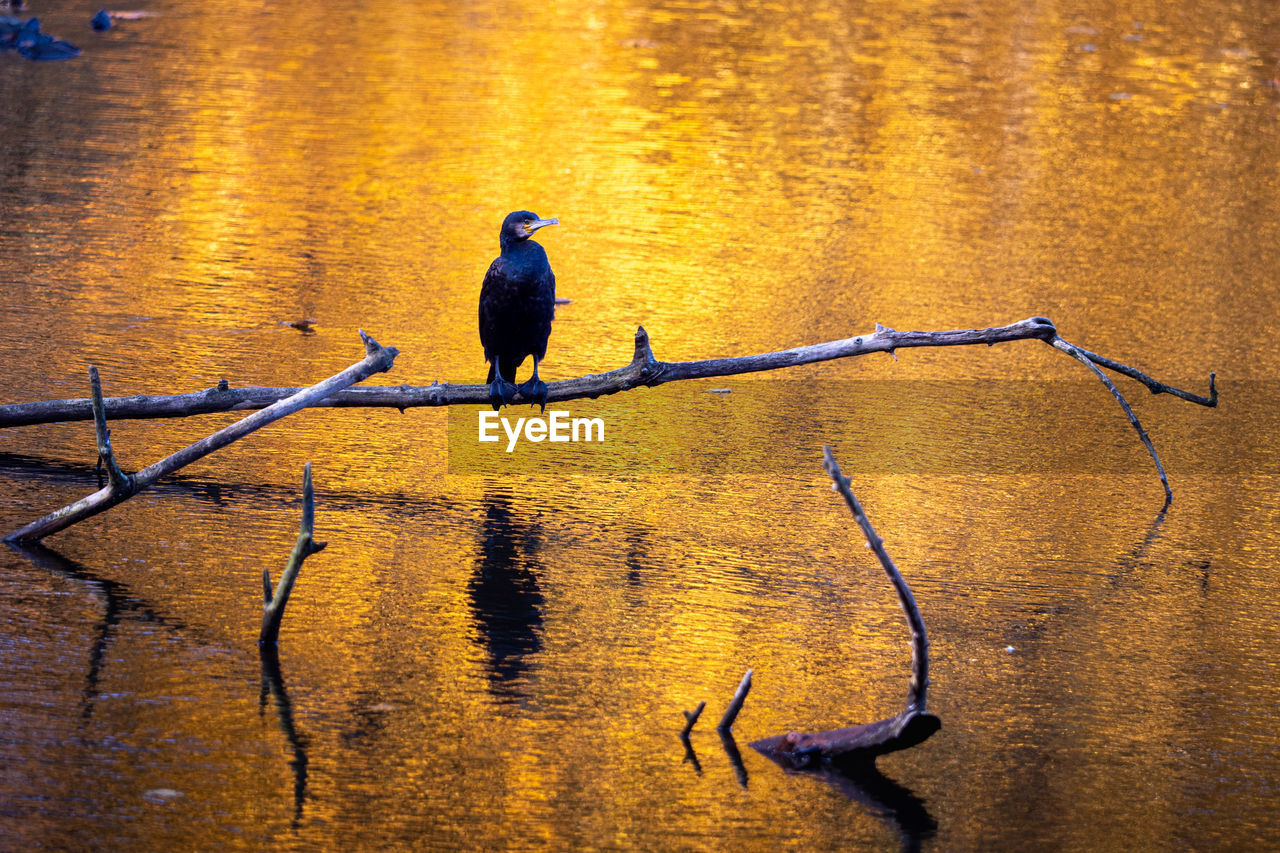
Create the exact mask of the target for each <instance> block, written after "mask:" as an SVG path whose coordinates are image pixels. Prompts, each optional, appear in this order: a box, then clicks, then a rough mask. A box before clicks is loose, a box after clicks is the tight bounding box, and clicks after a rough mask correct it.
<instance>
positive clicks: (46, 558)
mask: <svg viewBox="0 0 1280 853" xmlns="http://www.w3.org/2000/svg"><path fill="white" fill-rule="evenodd" d="M9 547H10V548H12V549H13V550H14V551H15V552H16V553H18V554H21V555H22V556H24V557H26V558H27V559H28V560H30V561H31V563H32V565H35V566H36V567H38V568H40V569H43V570H45V571H47V572H52V573H53V574H56V575H61V576H62V577H65V578H69V579H71V580H75V581H80V582H81V583H84V584H85V585H86V586H88V588H89V591H90V593H91V594H92V595H93V597H94V598H100V599H101V600H102V603H103V604H102V618H101V619H100V620H99V621H98V623H97V626H96V630H95V631H94V636H93V645H92V647H91V648H90V650H89V667H88V671H87V672H86V673H85V684H84V690H83V691H82V692H81V698H80V705H81V708H80V716H81V717H82V718H83V719H84V720H85V721H88V720H89V719H90V718H91V717H92V716H93V709H94V705H95V703H96V701H97V698H98V681H99V680H100V679H101V677H102V667H103V663H104V660H105V657H106V651H107V647H108V646H109V645H110V644H111V635H112V633H113V632H114V630H115V628H116V626H117V625H119V624H120V622H121V621H122V617H123V616H124V615H125V614H133V615H134V617H135V618H137V619H138V621H140V622H149V623H153V624H160V625H164V626H166V627H169V628H173V629H174V630H184V629H185V627H186V626H185V625H183V624H182V623H181V622H178V621H176V620H173V619H169V618H167V617H163V616H159V615H157V614H156V612H155V611H154V610H153V609H152V608H151V607H150V606H148V605H147V604H146V602H144V601H142V600H141V599H139V598H138V597H137V596H135V595H133V594H132V593H131V592H130V590H129V587H127V586H125V585H124V584H121V583H117V582H116V581H113V580H109V579H107V578H101V577H98V576H97V575H95V574H94V573H93V572H91V571H89V569H87V568H86V567H85V566H84V565H82V564H80V563H78V562H76V561H75V560H72V559H71V558H69V557H64V556H63V555H62V554H59V553H58V552H57V551H55V550H53V549H52V548H49V547H48V546H46V545H42V544H40V543H39V542H31V543H27V544H25V545H18V544H14V543H9Z"/></svg>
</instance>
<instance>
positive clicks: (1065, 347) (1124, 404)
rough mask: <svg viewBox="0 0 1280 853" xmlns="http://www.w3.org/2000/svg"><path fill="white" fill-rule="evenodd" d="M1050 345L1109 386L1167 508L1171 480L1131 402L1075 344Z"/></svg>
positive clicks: (1055, 339) (1054, 342)
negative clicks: (1141, 446) (1139, 441)
mask: <svg viewBox="0 0 1280 853" xmlns="http://www.w3.org/2000/svg"><path fill="white" fill-rule="evenodd" d="M1049 343H1050V344H1052V345H1053V347H1054V348H1055V349H1059V350H1062V351H1063V352H1065V353H1066V354H1067V355H1069V356H1071V357H1073V358H1075V359H1076V360H1078V361H1079V362H1080V363H1081V364H1083V365H1084V366H1085V367H1087V368H1089V370H1090V371H1092V372H1093V375H1094V376H1097V377H1098V380H1099V381H1100V382H1102V384H1103V385H1105V386H1107V390H1108V391H1110V392H1111V396H1113V397H1115V398H1116V402H1117V403H1119V404H1120V408H1121V409H1124V413H1125V414H1126V415H1127V416H1128V417H1129V423H1131V424H1133V428H1134V429H1135V430H1137V431H1138V437H1139V438H1141V439H1142V443H1143V444H1145V445H1146V446H1147V453H1149V454H1151V461H1152V462H1155V463H1156V472H1157V473H1159V474H1160V483H1161V484H1162V485H1163V486H1164V505H1165V506H1166V507H1167V506H1168V505H1169V504H1170V503H1172V502H1173V490H1172V489H1170V488H1169V478H1168V477H1166V476H1165V473H1164V465H1162V464H1161V462H1160V454H1158V453H1156V447H1155V445H1154V444H1152V443H1151V438H1150V436H1148V435H1147V431H1146V430H1145V429H1143V428H1142V422H1141V421H1139V420H1138V416H1137V415H1135V414H1134V413H1133V409H1131V408H1130V407H1129V401H1128V400H1126V399H1125V398H1124V395H1123V394H1121V393H1120V389H1119V388H1117V387H1116V386H1115V384H1114V383H1113V382H1112V381H1111V380H1110V379H1108V378H1107V374H1105V373H1103V372H1102V371H1101V370H1099V369H1098V366H1097V365H1096V364H1094V363H1093V361H1092V360H1090V358H1089V356H1088V355H1087V354H1086V353H1085V352H1084V350H1081V349H1080V348H1079V347H1077V346H1075V345H1074V344H1070V343H1068V342H1067V341H1064V340H1063V339H1062V338H1060V337H1057V336H1056V335H1055V336H1054V337H1053V339H1052V340H1050V341H1049ZM1209 386H1210V388H1211V389H1212V391H1213V403H1212V405H1217V401H1218V392H1217V389H1214V388H1213V380H1212V379H1210V380H1209Z"/></svg>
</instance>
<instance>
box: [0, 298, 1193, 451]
mask: <svg viewBox="0 0 1280 853" xmlns="http://www.w3.org/2000/svg"><path fill="white" fill-rule="evenodd" d="M1057 337H1058V332H1057V329H1056V328H1055V327H1054V325H1053V322H1052V321H1051V320H1049V319H1047V318H1045V317H1031V318H1029V319H1026V320H1021V321H1019V322H1017V323H1012V324H1010V325H1007V326H996V327H994V328H989V329H952V330H947V331H939V332H912V331H906V332H901V331H897V330H895V329H890V328H887V327H885V326H882V325H880V324H876V330H875V331H874V332H872V333H870V334H866V335H859V336H856V337H851V338H844V339H842V340H838V341H827V342H825V343H819V344H812V345H809V346H802V347H796V348H794V349H788V350H781V351H779V352H770V353H764V354H761V355H745V356H738V357H735V358H715V359H706V360H702V361H658V360H657V359H656V358H655V357H654V354H653V349H652V347H651V346H650V344H649V335H648V334H647V333H646V332H645V330H644V327H643V326H642V327H640V328H638V329H637V330H636V335H635V351H634V355H633V356H632V359H631V363H630V364H627V365H626V366H624V367H620V368H617V369H616V370H610V371H608V372H607V373H592V374H588V375H586V376H580V377H578V378H576V379H564V380H561V381H559V382H551V383H549V384H548V385H547V394H548V397H547V399H548V402H552V403H556V402H564V401H566V400H579V399H595V398H597V397H603V396H607V395H609V394H617V393H619V392H622V391H629V390H631V389H633V388H639V387H654V386H657V385H663V384H665V383H668V382H678V381H681V380H684V379H706V378H712V377H716V376H736V375H740V374H744V373H757V372H760V371H766V370H780V369H782V368H787V367H796V366H799V365H802V364H814V363H816V362H820V361H832V360H835V359H841V358H854V357H856V356H860V355H867V354H868V353H876V352H887V353H893V352H894V351H895V350H898V349H909V348H914V347H950V346H975V345H978V344H985V345H987V346H992V345H994V344H999V343H1008V342H1010V341H1021V340H1040V341H1044V342H1046V343H1050V344H1052V341H1053V340H1054V339H1055V338H1057ZM1080 352H1082V353H1083V354H1084V355H1085V356H1086V358H1088V359H1089V360H1090V361H1092V362H1093V363H1095V364H1098V365H1100V366H1101V367H1104V368H1106V369H1108V370H1113V371H1116V372H1118V373H1122V374H1124V375H1126V376H1129V377H1132V378H1134V379H1136V380H1137V381H1139V382H1142V383H1143V384H1144V385H1146V386H1147V387H1148V388H1150V389H1151V390H1152V392H1153V393H1169V394H1173V395H1175V396H1178V397H1181V398H1182V399H1184V400H1188V401H1190V402H1193V403H1198V404H1200V405H1203V406H1216V405H1217V400H1218V396H1217V389H1216V388H1215V386H1214V382H1213V375H1212V374H1211V375H1210V383H1209V390H1210V396H1208V397H1201V396H1198V395H1196V394H1192V393H1190V392H1187V391H1182V390H1179V389H1177V388H1174V387H1172V386H1169V385H1165V384H1163V383H1161V382H1158V381H1157V380H1155V379H1152V378H1151V377H1150V376H1147V375H1146V374H1145V373H1143V372H1142V371H1140V370H1135V369H1134V368H1131V367H1128V366H1126V365H1123V364H1120V363H1119V362H1115V361H1111V360H1110V359H1107V358H1103V357H1102V356H1099V355H1095V354H1093V353H1090V352H1088V351H1087V350H1080ZM299 390H301V389H298V388H239V389H232V388H231V387H230V386H229V385H228V384H227V383H226V381H225V380H224V381H222V382H219V383H218V385H217V386H215V387H213V388H210V389H208V390H206V391H196V392H193V393H189V394H177V395H171V396H162V397H146V396H134V397H112V398H109V399H107V400H106V401H105V405H106V416H107V418H108V419H109V420H127V419H131V418H147V419H153V418H179V417H188V416H191V415H204V414H211V413H215V412H231V411H246V410H251V409H261V408H264V407H266V406H269V405H271V404H273V403H275V402H277V401H279V400H282V399H284V398H286V397H289V396H292V395H294V394H296V393H297V392H298V391H299ZM515 402H516V403H522V402H524V403H527V402H531V401H529V400H526V399H525V398H524V397H522V396H517V397H516V400H515ZM313 405H318V406H335V407H383V408H392V409H399V410H400V411H404V410H405V409H410V408H417V407H422V406H428V407H438V406H457V405H477V406H487V405H489V388H488V386H487V385H451V384H449V383H438V382H433V383H432V384H430V385H425V386H409V385H400V386H397V387H385V388H351V389H348V390H344V391H340V392H337V393H335V394H332V395H330V396H328V397H326V398H325V399H324V400H323V401H320V402H317V403H314V404H313ZM91 417H93V412H92V406H91V403H90V401H89V400H86V399H70V400H48V401H44V402H35V403H11V404H8V405H3V406H0V427H16V426H28V425H31V424H42V423H54V422H62V421H77V420H88V419H89V418H91Z"/></svg>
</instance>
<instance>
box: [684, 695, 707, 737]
mask: <svg viewBox="0 0 1280 853" xmlns="http://www.w3.org/2000/svg"><path fill="white" fill-rule="evenodd" d="M705 707H707V703H706V702H699V703H698V707H696V708H694V709H693V710H692V711H685V712H684V728H683V729H681V730H680V737H683V738H687V737H688V736H689V732H691V731H693V727H694V726H695V725H696V724H697V722H698V718H699V717H701V716H702V709H703V708H705Z"/></svg>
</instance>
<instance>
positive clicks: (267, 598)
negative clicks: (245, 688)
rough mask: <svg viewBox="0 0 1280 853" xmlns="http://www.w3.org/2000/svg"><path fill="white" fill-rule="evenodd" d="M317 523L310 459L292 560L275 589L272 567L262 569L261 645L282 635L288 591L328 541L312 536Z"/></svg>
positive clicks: (303, 488) (303, 487)
mask: <svg viewBox="0 0 1280 853" xmlns="http://www.w3.org/2000/svg"><path fill="white" fill-rule="evenodd" d="M315 526H316V499H315V492H314V490H313V489H312V487H311V463H310V462H308V463H307V464H306V465H305V466H303V469H302V525H301V527H300V528H299V530H298V540H297V541H296V542H295V543H294V544H293V552H292V553H291V554H289V562H288V564H286V565H285V568H284V574H282V575H280V583H279V584H277V585H276V589H275V592H274V593H273V592H272V591H271V570H270V569H263V570H262V598H263V602H262V630H261V631H260V632H259V634H258V645H260V646H267V645H274V644H275V642H276V641H277V639H279V637H280V622H281V620H283V619H284V608H285V606H286V605H287V604H288V603H289V594H290V593H292V592H293V584H294V582H295V581H297V579H298V572H300V571H302V561H303V560H305V559H307V557H310V556H311V555H312V554H314V553H316V552H318V551H323V550H324V547H325V546H326V545H328V544H329V543H327V542H317V541H316V540H315V538H313V535H312V534H313V533H314V532H315Z"/></svg>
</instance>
